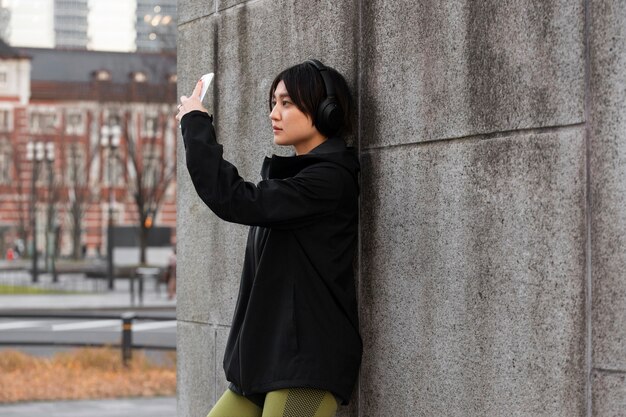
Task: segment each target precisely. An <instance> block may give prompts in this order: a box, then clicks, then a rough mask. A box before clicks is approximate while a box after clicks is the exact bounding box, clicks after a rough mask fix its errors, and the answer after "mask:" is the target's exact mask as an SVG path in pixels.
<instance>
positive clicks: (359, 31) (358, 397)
mask: <svg viewBox="0 0 626 417" xmlns="http://www.w3.org/2000/svg"><path fill="white" fill-rule="evenodd" d="M356 7H357V9H358V10H357V14H358V27H357V31H356V32H357V39H356V89H357V109H356V111H357V128H356V148H357V152H358V155H359V162H360V161H361V136H362V126H361V125H362V123H361V120H362V118H361V107H362V105H361V103H362V101H363V98H362V97H363V88H362V87H363V80H362V78H363V68H362V65H363V62H362V60H361V56H362V54H361V49H362V47H363V1H362V0H356ZM360 187H361V192H360V193H359V219H361V204H362V200H361V196H362V195H363V184H362V183H361V184H360ZM357 230H358V235H357V245H358V248H359V249H358V260H357V269H358V270H357V275H356V276H357V282H356V283H357V289H358V291H357V303H358V305H359V309H358V314H359V323H362V322H363V321H362V320H361V311H362V309H363V307H362V306H361V301H362V300H363V298H362V297H361V289H362V285H361V279H362V273H361V271H362V265H361V259H362V251H363V244H362V241H361V237H362V236H361V225H359V227H358V229H357ZM359 374H360V372H359ZM360 379H361V378H359V380H358V381H357V390H356V414H357V416H359V415H360V414H361V381H360Z"/></svg>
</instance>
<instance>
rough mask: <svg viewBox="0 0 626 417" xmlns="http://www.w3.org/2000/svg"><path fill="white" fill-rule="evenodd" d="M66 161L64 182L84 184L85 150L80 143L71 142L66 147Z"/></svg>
mask: <svg viewBox="0 0 626 417" xmlns="http://www.w3.org/2000/svg"><path fill="white" fill-rule="evenodd" d="M65 152H66V154H65V158H66V159H65V160H66V161H67V167H66V170H65V173H66V176H67V177H66V183H67V184H69V185H84V184H85V179H86V177H87V170H86V169H85V152H84V149H83V148H82V146H81V145H80V144H77V143H73V144H72V145H70V146H69V147H68V148H67V149H66V151H65Z"/></svg>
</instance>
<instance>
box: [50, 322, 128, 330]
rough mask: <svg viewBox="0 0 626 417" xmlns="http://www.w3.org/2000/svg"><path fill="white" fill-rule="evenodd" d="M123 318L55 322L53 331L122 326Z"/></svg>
mask: <svg viewBox="0 0 626 417" xmlns="http://www.w3.org/2000/svg"><path fill="white" fill-rule="evenodd" d="M121 325H122V321H121V320H97V321H87V322H84V321H82V322H79V323H76V322H74V323H64V324H54V325H52V331H53V332H62V331H67V330H85V329H97V328H99V327H113V326H121Z"/></svg>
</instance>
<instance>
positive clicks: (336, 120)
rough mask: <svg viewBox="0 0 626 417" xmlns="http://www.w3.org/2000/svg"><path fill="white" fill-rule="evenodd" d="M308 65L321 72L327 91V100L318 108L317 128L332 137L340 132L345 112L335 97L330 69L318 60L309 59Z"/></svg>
mask: <svg viewBox="0 0 626 417" xmlns="http://www.w3.org/2000/svg"><path fill="white" fill-rule="evenodd" d="M306 63H307V64H311V65H313V66H314V67H315V68H316V69H317V70H318V71H319V73H320V75H321V76H322V81H323V82H324V88H325V89H326V98H325V99H324V100H323V101H322V102H321V103H320V105H319V106H318V108H317V117H316V119H315V127H317V130H319V131H320V132H321V133H323V134H325V135H332V134H333V133H336V132H337V131H338V130H339V128H340V127H341V125H342V123H343V110H342V109H341V106H340V105H339V102H337V98H336V97H335V89H334V88H333V82H332V80H331V78H330V73H329V71H328V68H326V67H325V66H324V64H322V63H321V62H320V61H318V60H317V59H309V60H307V61H306Z"/></svg>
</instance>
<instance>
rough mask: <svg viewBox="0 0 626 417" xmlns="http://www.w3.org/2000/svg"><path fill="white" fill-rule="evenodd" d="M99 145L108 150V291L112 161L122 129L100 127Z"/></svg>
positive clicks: (112, 279) (111, 262)
mask: <svg viewBox="0 0 626 417" xmlns="http://www.w3.org/2000/svg"><path fill="white" fill-rule="evenodd" d="M100 136H101V139H100V145H101V146H102V148H103V149H108V158H107V159H108V161H107V162H108V167H109V168H108V172H107V176H108V183H109V224H108V233H107V235H108V236H107V277H108V280H109V290H112V289H113V288H114V286H115V284H114V278H115V277H114V270H113V239H114V233H115V231H114V229H113V205H114V204H115V194H114V190H113V174H112V172H111V171H112V160H113V157H114V153H115V151H116V150H117V148H118V147H119V146H120V139H121V136H122V129H121V128H120V126H119V125H113V126H108V125H104V126H102V128H101V130H100Z"/></svg>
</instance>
